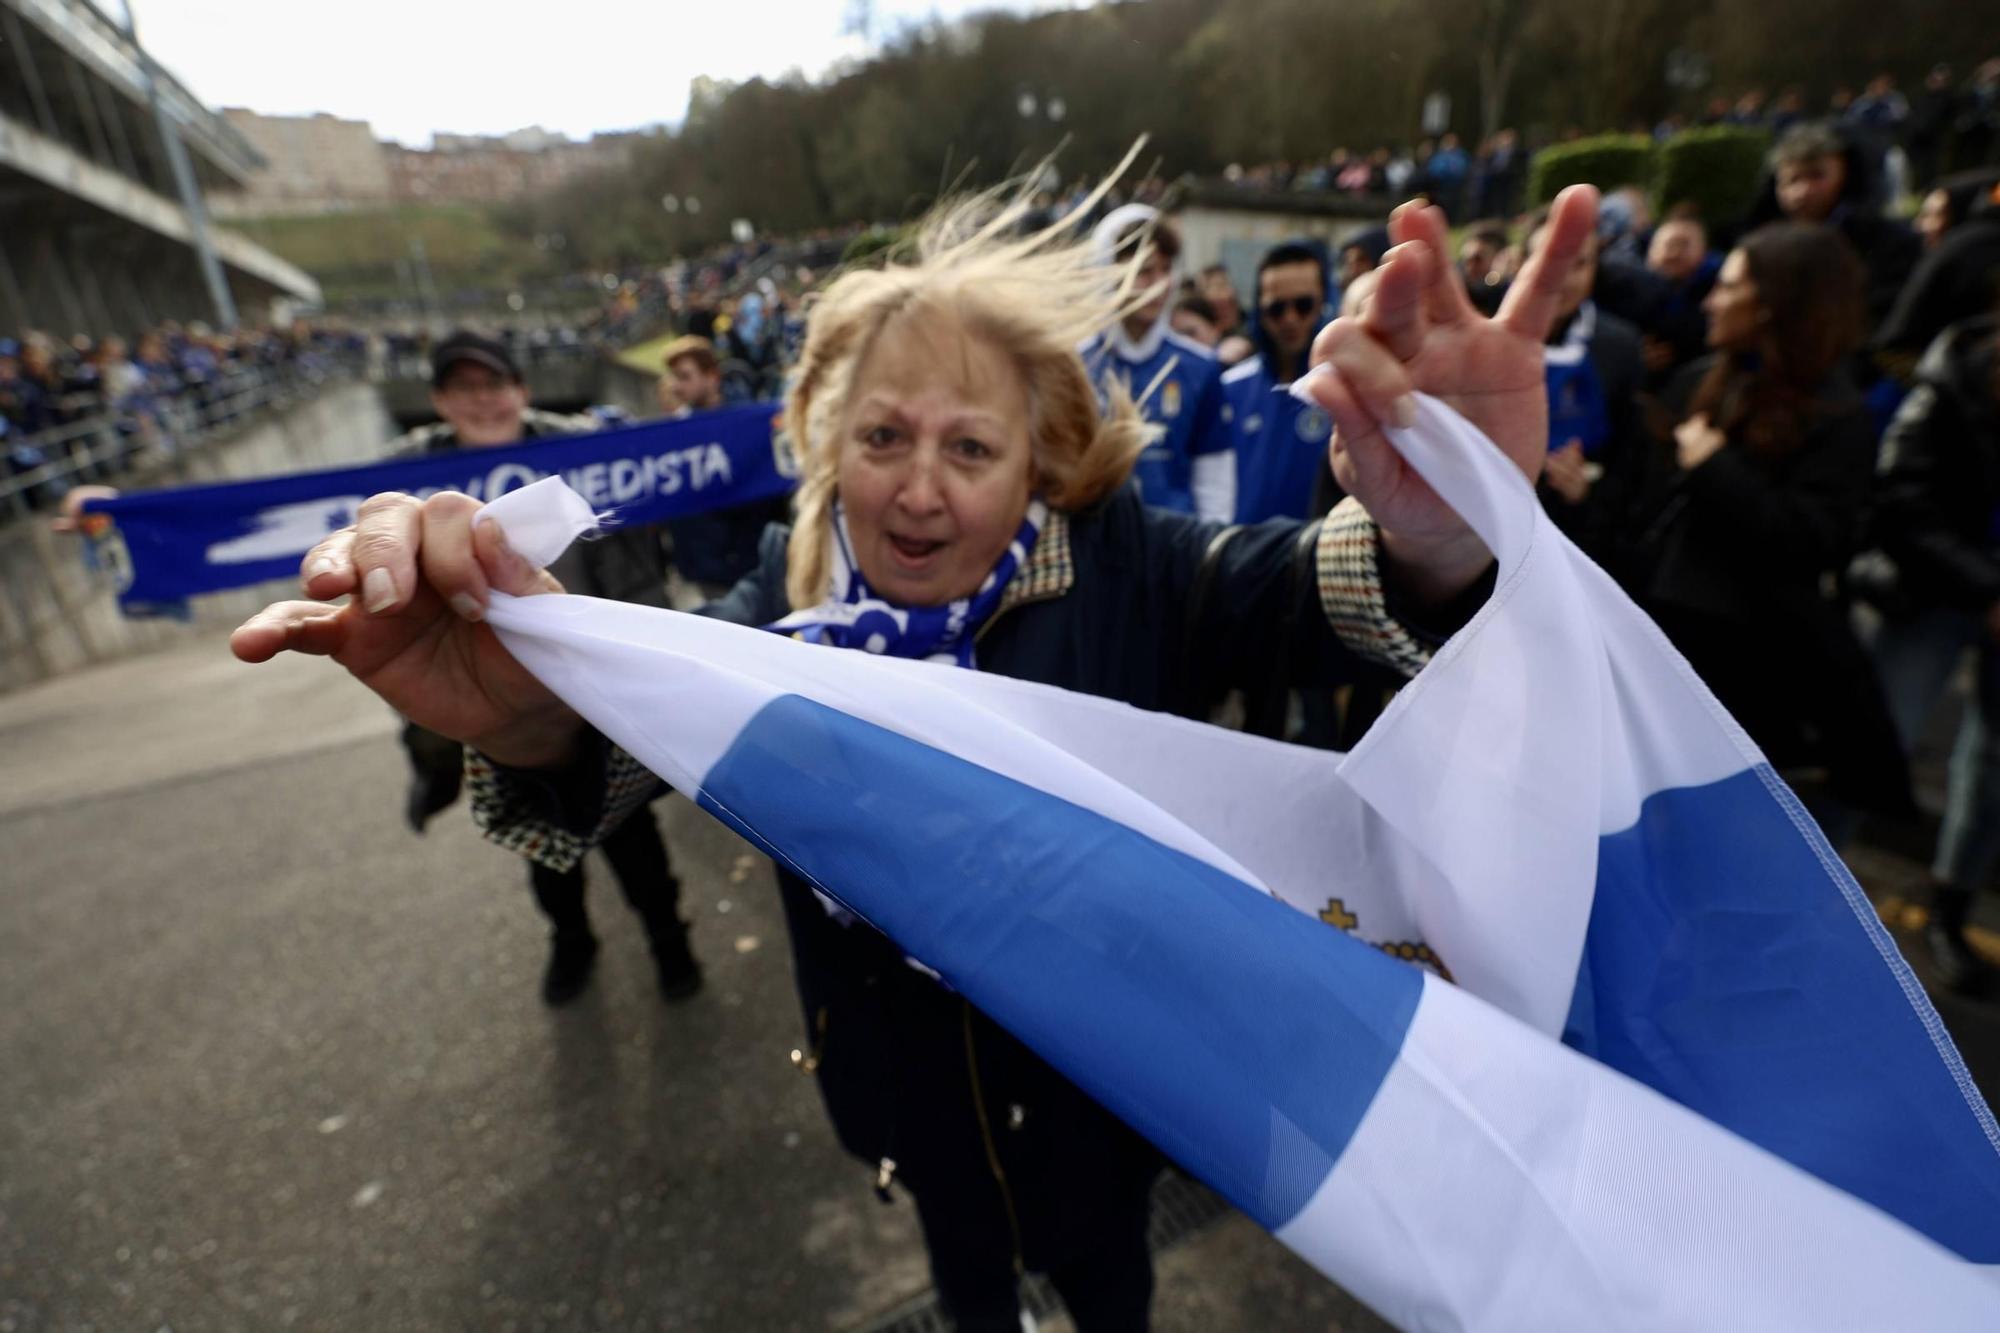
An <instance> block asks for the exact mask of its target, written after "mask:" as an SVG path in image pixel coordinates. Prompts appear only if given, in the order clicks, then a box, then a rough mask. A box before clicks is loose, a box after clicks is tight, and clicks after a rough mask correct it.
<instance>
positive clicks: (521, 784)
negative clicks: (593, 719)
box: [465, 741, 661, 871]
mask: <svg viewBox="0 0 2000 1333" xmlns="http://www.w3.org/2000/svg"><path fill="white" fill-rule="evenodd" d="M599 754H600V755H601V761H602V780H603V787H602V797H601V799H600V800H598V801H597V802H595V803H594V804H592V805H590V806H589V808H588V809H583V808H579V809H576V810H566V809H564V805H565V802H564V800H563V798H562V795H561V794H560V793H559V791H558V786H557V783H556V782H554V781H550V780H546V779H544V777H543V775H540V774H535V775H529V774H524V773H521V772H518V771H516V770H513V769H507V768H502V767H500V766H499V765H497V764H495V763H494V762H493V761H492V760H490V759H488V758H487V757H486V756H485V755H483V754H480V753H479V752H478V751H477V750H474V749H472V748H470V747H467V749H466V751H465V789H466V791H467V792H469V793H470V794H471V797H472V822H473V823H475V824H477V825H478V826H479V829H480V831H481V832H482V833H484V834H485V835H486V837H487V838H488V839H489V840H491V841H493V842H496V843H498V844H499V845H500V846H502V847H505V848H506V849H507V850H508V851H510V852H516V853H518V854H520V855H522V856H525V857H527V858H528V859H529V860H530V861H533V862H534V863H535V864H537V865H541V866H546V867H548V868H549V869H550V870H558V871H561V870H569V869H572V868H573V867H575V866H576V864H577V863H578V862H580V861H582V860H583V858H584V855H585V854H586V853H587V852H589V851H590V849H591V848H592V847H595V846H596V845H597V844H598V843H600V842H602V841H603V840H604V839H605V837H606V836H607V835H608V834H609V833H610V832H611V831H612V830H613V829H615V828H617V827H618V826H619V825H620V824H622V823H624V822H625V820H626V819H627V818H628V817H629V816H630V815H631V814H632V812H633V811H635V810H637V809H638V808H639V807H640V806H642V805H644V804H645V803H646V802H648V801H650V800H652V799H653V797H655V796H657V795H658V794H659V792H660V788H661V783H660V779H659V778H658V777H656V776H655V775H654V774H653V771H652V770H651V769H649V768H647V767H646V766H645V765H644V764H642V763H640V762H639V761H638V760H637V759H634V758H633V757H632V756H631V755H629V754H627V753H625V751H623V750H621V749H619V748H618V747H617V746H616V745H613V744H611V742H609V741H605V742H603V744H602V745H601V746H600V747H599ZM589 785H590V786H592V787H595V783H594V782H593V783H591V784H589ZM572 824H574V825H575V827H572ZM579 829H580V830H581V831H579Z"/></svg>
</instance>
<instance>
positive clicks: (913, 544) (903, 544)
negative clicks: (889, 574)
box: [888, 532, 945, 570]
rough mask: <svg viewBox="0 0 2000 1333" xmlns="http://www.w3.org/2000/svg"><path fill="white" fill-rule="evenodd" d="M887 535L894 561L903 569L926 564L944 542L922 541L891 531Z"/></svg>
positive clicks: (922, 566)
mask: <svg viewBox="0 0 2000 1333" xmlns="http://www.w3.org/2000/svg"><path fill="white" fill-rule="evenodd" d="M888 535H889V550H890V552H891V553H892V554H894V555H895V557H896V563H897V564H899V565H902V566H903V567H904V568H905V569H912V570H915V569H922V568H924V567H926V566H928V565H929V564H930V563H931V562H932V561H933V559H935V557H936V556H937V553H938V552H939V551H942V550H943V549H944V548H945V543H943V542H934V541H923V540H920V539H919V538H916V537H900V536H898V535H896V534H895V533H893V532H892V533H890V534H888Z"/></svg>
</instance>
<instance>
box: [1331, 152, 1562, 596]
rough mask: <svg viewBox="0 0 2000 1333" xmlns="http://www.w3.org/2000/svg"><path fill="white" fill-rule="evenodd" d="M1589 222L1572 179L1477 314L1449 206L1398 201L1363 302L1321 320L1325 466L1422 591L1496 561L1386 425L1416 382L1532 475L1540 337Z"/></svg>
mask: <svg viewBox="0 0 2000 1333" xmlns="http://www.w3.org/2000/svg"><path fill="white" fill-rule="evenodd" d="M1596 225H1597V191H1596V190H1594V189H1592V188H1591V187H1589V186H1587V185H1578V186H1572V187H1570V188H1569V189H1567V190H1565V191H1563V192H1562V194H1561V195H1560V196H1558V198H1557V199H1556V203H1555V207H1554V210H1553V212H1552V214H1551V219H1550V224H1549V229H1548V232H1547V234H1546V235H1545V236H1544V237H1543V239H1542V244H1541V246H1540V247H1539V248H1538V249H1537V250H1536V252H1535V255H1534V258H1532V259H1530V260H1529V261H1528V263H1527V266H1526V267H1525V268H1523V269H1522V270H1521V274H1520V276H1519V277H1518V278H1516V279H1515V280H1514V283H1513V285H1512V286H1511V287H1509V288H1508V291H1507V297H1506V300H1505V301H1504V302H1503V303H1502V304H1501V307H1500V313H1499V314H1498V315H1496V316H1494V317H1493V318H1491V319H1488V318H1486V317H1485V316H1484V315H1482V314H1480V313H1479V311H1478V310H1477V309H1476V308H1475V307H1474V306H1473V304H1472V300H1471V298H1470V297H1468V296H1467V295H1466V292H1465V282H1464V280H1463V279H1462V278H1461V277H1460V276H1459V272H1458V266H1457V265H1456V264H1454V263H1453V262H1452V260H1451V252H1450V234H1449V230H1448V227H1447V224H1446V221H1445V216H1444V213H1443V212H1442V211H1441V210H1439V209H1437V208H1434V207H1427V206H1423V205H1418V204H1405V205H1403V206H1402V207H1401V208H1399V209H1397V210H1396V212H1395V213H1394V214H1393V215H1392V216H1391V217H1390V220H1389V234H1390V237H1391V239H1393V240H1394V241H1395V242H1396V246H1395V248H1394V249H1392V250H1390V251H1389V253H1388V254H1387V255H1386V256H1384V258H1383V261H1382V265H1381V277H1380V279H1379V282H1378V285H1377V286H1376V288H1375V294H1374V297H1373V299H1372V300H1370V302H1369V303H1368V308H1367V310H1366V311H1365V312H1364V313H1363V314H1362V315H1360V316H1359V317H1358V318H1342V319H1337V320H1335V321H1334V322H1333V323H1332V324H1330V325H1328V326H1327V327H1326V329H1325V330H1324V331H1323V332H1322V333H1321V334H1320V335H1319V338H1318V340H1317V341H1316V342H1315V343H1314V344H1313V351H1312V363H1313V365H1314V366H1315V367H1320V366H1325V367H1326V369H1324V370H1319V371H1317V373H1315V374H1312V375H1311V376H1309V377H1308V378H1307V380H1306V381H1305V385H1306V390H1307V392H1309V393H1310V394H1311V395H1312V396H1313V398H1314V399H1315V400H1316V401H1317V402H1318V403H1319V404H1320V406H1322V407H1324V408H1325V409H1326V410H1327V411H1328V412H1329V413H1330V414H1331V415H1332V417H1333V421H1334V436H1333V443H1332V446H1331V449H1332V461H1333V473H1334V476H1335V478H1337V479H1338V480H1339V482H1340V484H1341V486H1342V487H1344V488H1345V489H1346V490H1347V492H1348V494H1350V495H1352V496H1354V497H1355V498H1356V499H1358V500H1359V501H1360V502H1361V503H1362V504H1363V505H1364V506H1366V508H1367V510H1368V512H1369V513H1370V514H1371V515H1373V516H1374V519H1375V521H1376V523H1377V525H1378V526H1379V527H1380V528H1381V531H1382V547H1383V551H1384V553H1385V554H1386V555H1387V556H1388V557H1389V559H1390V560H1391V561H1392V562H1393V563H1394V564H1395V566H1396V568H1397V570H1398V572H1399V574H1400V575H1401V576H1402V578H1403V579H1404V580H1405V582H1406V583H1407V584H1408V586H1409V587H1410V589H1411V591H1412V592H1414V593H1416V594H1417V595H1418V596H1420V597H1424V598H1428V599H1434V600H1442V599H1445V598H1448V597H1450V596H1452V595H1453V594H1455V593H1457V592H1460V591H1462V590H1463V589H1464V588H1466V587H1467V586H1468V585H1470V584H1471V583H1472V581H1473V580H1474V579H1476V578H1478V577H1479V575H1480V574H1482V573H1484V572H1485V570H1486V567H1487V565H1488V564H1489V563H1490V562H1491V560H1492V555H1491V553H1490V552H1488V551H1487V549H1486V547H1485V544H1484V543H1482V542H1481V541H1480V540H1479V537H1478V536H1477V535H1476V534H1475V533H1474V532H1473V531H1472V529H1471V528H1469V527H1467V526H1466V524H1465V521H1464V520H1463V519H1461V518H1459V516H1458V515H1457V514H1456V513H1455V512H1453V511H1452V509H1451V507H1450V506H1449V505H1447V504H1445V502H1444V501H1443V500H1442V499H1440V498H1439V497H1438V494H1437V492H1436V491H1434V490H1432V489H1431V487H1430V484H1429V483H1427V482H1426V481H1425V480H1424V479H1423V478H1422V477H1420V476H1418V475H1417V473H1416V471H1415V469H1413V468H1411V467H1410V466H1409V465H1408V464H1407V463H1405V462H1404V461H1403V459H1402V456H1401V455H1399V454H1398V453H1397V452H1396V450H1395V448H1394V447H1393V446H1392V445H1390V443H1389V440H1388V437H1387V436H1386V435H1384V434H1383V430H1382V427H1383V425H1384V424H1385V423H1387V424H1392V425H1393V424H1401V423H1404V422H1407V421H1408V419H1409V418H1408V416H1407V415H1406V414H1407V413H1409V412H1411V411H1413V410H1414V404H1411V403H1409V402H1408V396H1409V395H1410V394H1411V393H1412V392H1417V391H1421V392H1423V393H1428V394H1431V395H1433V396H1435V397H1437V398H1440V399H1442V400H1444V401H1445V402H1446V403H1448V404H1450V405H1451V406H1452V407H1453V408H1454V409H1455V410H1457V411H1458V412H1459V413H1460V415H1462V416H1464V417H1465V418H1466V420H1468V421H1470V422H1471V423H1472V424H1473V425H1475V426H1477V427H1479V429H1480V430H1481V431H1483V432H1485V434H1486V436H1487V438H1489V439H1491V440H1492V441H1493V442H1494V443H1495V444H1497V445H1498V446H1500V448H1501V449H1502V450H1503V451H1504V452H1505V453H1506V455H1507V456H1508V457H1509V458H1510V459H1512V460H1513V461H1514V463H1515V464H1516V465H1517V466H1518V467H1519V468H1520V469H1521V471H1522V472H1523V473H1524V474H1526V475H1527V477H1528V479H1529V480H1530V481H1534V480H1535V479H1536V478H1538V477H1540V476H1541V472H1542V465H1543V462H1544V461H1545V459H1546V457H1547V454H1548V419H1549V412H1548V399H1547V390H1546V389H1545V387H1544V376H1543V372H1542V344H1543V340H1544V339H1545V338H1546V337H1547V336H1548V331H1549V327H1550V325H1551V324H1552V323H1553V322H1554V319H1555V314H1556V310H1557V302H1558V300H1559V297H1560V295H1561V292H1562V286H1563V280H1564V278H1565V277H1567V276H1568V274H1569V271H1570V266H1571V265H1572V263H1574V261H1575V259H1576V255H1577V252H1578V250H1579V249H1581V247H1582V246H1583V244H1584V241H1585V240H1586V239H1587V238H1588V237H1589V235H1590V234H1591V232H1592V230H1593V229H1594V228H1595V227H1596Z"/></svg>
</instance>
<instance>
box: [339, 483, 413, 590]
mask: <svg viewBox="0 0 2000 1333" xmlns="http://www.w3.org/2000/svg"><path fill="white" fill-rule="evenodd" d="M422 540H423V502H422V501H420V500H418V499H417V498H416V497H415V496H412V495H398V494H395V493H389V494H385V495H371V496H370V497H368V499H366V500H364V501H363V502H362V504H361V511H360V516H359V517H358V518H357V519H356V520H355V522H354V536H353V540H352V542H351V543H350V544H349V546H348V552H349V554H350V556H351V557H352V559H353V562H354V573H355V577H356V579H357V580H358V583H357V587H358V588H359V590H360V596H361V604H362V606H363V607H364V608H366V609H367V611H368V614H369V615H371V616H379V615H386V614H388V613H389V612H392V611H395V610H397V609H399V608H401V607H403V606H406V605H408V604H409V601H410V598H411V597H412V596H414V595H415V593H416V590H417V558H418V549H419V545H420V543H421V542H422Z"/></svg>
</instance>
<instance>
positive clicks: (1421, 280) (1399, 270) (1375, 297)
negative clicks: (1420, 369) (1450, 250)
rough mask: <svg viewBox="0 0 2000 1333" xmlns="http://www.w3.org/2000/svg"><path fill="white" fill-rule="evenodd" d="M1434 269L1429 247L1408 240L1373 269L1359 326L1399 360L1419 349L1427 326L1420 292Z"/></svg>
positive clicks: (1385, 256) (1422, 295) (1422, 294)
mask: <svg viewBox="0 0 2000 1333" xmlns="http://www.w3.org/2000/svg"><path fill="white" fill-rule="evenodd" d="M1436 268H1437V264H1436V263H1435V261H1434V260H1433V259H1432V257H1431V252H1430V248H1429V247H1428V246H1426V245H1424V244H1423V243H1422V242H1420V241H1412V242H1409V243H1408V244H1405V245H1399V246H1397V247H1396V248H1395V249H1393V250H1391V251H1389V253H1388V254H1386V255H1384V256H1383V257H1382V263H1381V265H1380V266H1379V267H1378V268H1377V269H1376V270H1375V273H1376V279H1375V289H1374V291H1372V292H1371V293H1370V294H1369V296H1368V302H1367V307H1366V311H1365V313H1364V314H1362V316H1361V326H1362V327H1363V328H1365V329H1367V330H1368V332H1369V334H1370V335H1371V336H1373V337H1374V338H1376V339H1377V340H1378V341H1380V342H1381V343H1383V344H1384V345H1385V346H1386V347H1388V349H1389V351H1390V352H1391V353H1392V354H1394V356H1395V357H1396V359H1397V360H1399V361H1408V360H1411V359H1413V358H1414V357H1415V356H1416V354H1417V353H1418V352H1420V351H1422V350H1423V346H1424V334H1425V333H1426V332H1427V331H1428V328H1429V325H1428V321H1427V320H1426V319H1425V318H1424V303H1425V298H1424V291H1425V288H1426V286H1427V285H1428V283H1429V281H1430V275H1431V273H1432V271H1433V270H1435V269H1436Z"/></svg>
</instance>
